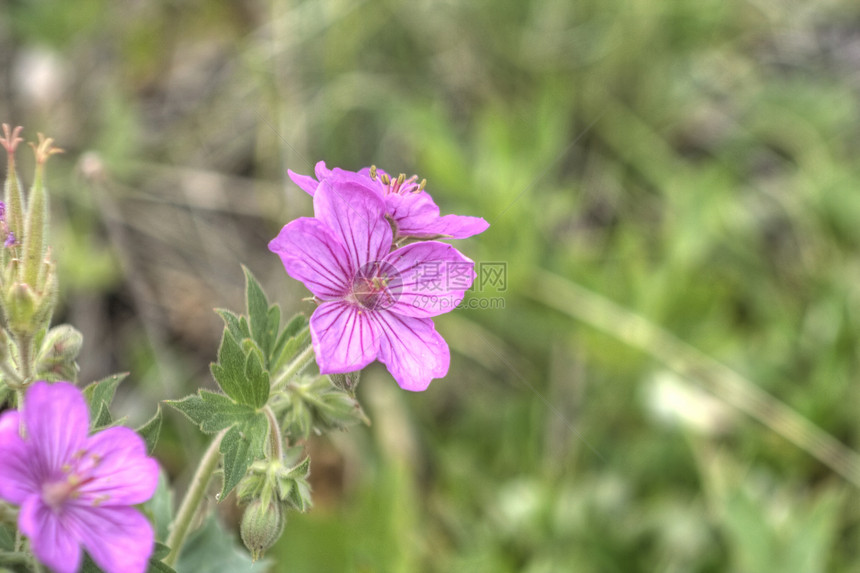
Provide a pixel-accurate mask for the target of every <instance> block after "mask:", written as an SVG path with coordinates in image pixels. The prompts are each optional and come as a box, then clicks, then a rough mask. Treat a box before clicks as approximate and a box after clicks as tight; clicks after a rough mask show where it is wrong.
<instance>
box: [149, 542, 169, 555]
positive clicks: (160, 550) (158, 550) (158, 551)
mask: <svg viewBox="0 0 860 573" xmlns="http://www.w3.org/2000/svg"><path fill="white" fill-rule="evenodd" d="M168 553H170V547H168V546H167V545H165V544H164V543H159V542H158V541H156V542H155V549H153V550H152V558H153V559H159V560H161V559H164V558H165V557H167V554H168Z"/></svg>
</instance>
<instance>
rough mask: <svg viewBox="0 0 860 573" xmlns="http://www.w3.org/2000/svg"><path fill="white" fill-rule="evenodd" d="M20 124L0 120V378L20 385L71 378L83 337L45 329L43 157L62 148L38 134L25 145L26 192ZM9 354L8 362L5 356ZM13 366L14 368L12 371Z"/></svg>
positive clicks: (50, 299) (50, 274)
mask: <svg viewBox="0 0 860 573" xmlns="http://www.w3.org/2000/svg"><path fill="white" fill-rule="evenodd" d="M20 133H21V128H20V127H16V128H15V129H10V128H9V126H8V125H6V124H3V137H0V145H2V146H3V148H4V149H5V150H6V155H7V171H6V181H5V183H4V187H3V191H4V194H3V201H2V202H0V239H2V241H0V242H2V246H0V325H2V329H3V330H2V332H1V333H0V362H2V364H3V368H2V370H3V382H4V383H5V384H6V385H7V386H9V387H14V388H18V389H21V388H23V387H24V386H27V385H28V384H30V383H31V382H32V381H33V380H36V379H39V378H40V377H41V378H43V379H51V380H60V379H64V380H74V379H75V378H76V374H77V365H76V364H75V359H76V357H77V354H78V350H79V349H80V347H81V343H82V339H81V335H80V333H78V332H77V331H76V330H75V329H73V328H72V327H71V326H68V325H66V326H61V327H58V328H55V329H53V330H50V331H48V327H49V325H50V322H51V315H52V314H53V311H54V306H55V304H56V301H57V291H58V284H57V275H56V267H55V266H54V263H53V262H52V261H51V257H50V253H49V251H48V247H47V231H48V195H47V191H46V189H45V183H44V171H45V164H46V163H47V161H48V158H50V157H51V155H53V154H55V153H60V152H61V151H62V150H60V149H57V148H55V147H54V146H53V140H52V139H50V138H46V137H45V136H43V135H42V134H41V133H40V134H39V140H38V143H35V144H34V143H31V144H30V146H31V147H32V148H33V151H34V153H35V156H36V168H35V173H34V176H33V184H32V186H31V187H30V192H29V193H28V194H27V196H26V198H25V195H24V192H23V186H22V184H21V181H20V179H19V178H18V173H17V170H16V164H15V153H16V151H17V148H18V144H19V143H21V141H22V139H21V137H19V136H20ZM10 360H11V363H10V362H8V361H10ZM15 372H17V373H18V374H17V375H15Z"/></svg>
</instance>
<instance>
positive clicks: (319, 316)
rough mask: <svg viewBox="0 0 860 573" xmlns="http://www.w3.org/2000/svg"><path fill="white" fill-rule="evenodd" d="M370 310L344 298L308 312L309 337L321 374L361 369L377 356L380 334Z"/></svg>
mask: <svg viewBox="0 0 860 573" xmlns="http://www.w3.org/2000/svg"><path fill="white" fill-rule="evenodd" d="M370 314H371V312H370V311H366V310H362V308H361V307H359V306H358V305H354V304H350V303H347V302H345V301H335V302H325V303H323V304H321V305H320V306H319V308H317V309H316V310H315V311H314V313H313V315H311V320H310V329H311V340H312V341H313V345H314V354H316V357H317V364H318V365H319V367H320V373H321V374H339V373H345V372H355V371H357V370H361V369H362V368H364V367H365V366H367V365H368V364H370V363H371V362H373V360H374V359H375V358H376V355H377V353H378V352H379V337H378V336H377V335H376V333H375V332H374V329H373V326H372V324H371V321H370V318H369V317H370Z"/></svg>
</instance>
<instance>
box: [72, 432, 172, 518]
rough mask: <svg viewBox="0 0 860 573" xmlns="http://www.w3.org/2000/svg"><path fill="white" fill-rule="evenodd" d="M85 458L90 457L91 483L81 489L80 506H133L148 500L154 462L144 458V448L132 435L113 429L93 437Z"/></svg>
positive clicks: (155, 467) (155, 480)
mask: <svg viewBox="0 0 860 573" xmlns="http://www.w3.org/2000/svg"><path fill="white" fill-rule="evenodd" d="M86 448H87V454H86V455H87V456H91V457H92V456H96V457H95V458H94V461H93V463H94V467H93V470H92V473H91V476H92V480H91V481H89V482H88V483H87V484H85V485H83V486H81V487H80V488H79V489H78V491H79V492H80V493H81V496H80V498H79V499H78V500H77V502H78V503H81V504H90V505H92V504H97V505H98V506H99V507H102V506H114V505H134V504H137V503H143V502H144V501H146V500H148V499H149V498H151V497H152V495H153V494H154V493H155V488H156V486H157V485H158V463H157V462H156V461H155V460H154V459H152V458H150V457H148V456H147V455H146V445H145V444H144V442H143V439H142V438H141V437H140V436H138V435H137V433H136V432H134V431H133V430H131V429H129V428H124V427H115V428H108V429H106V430H102V431H101V432H98V433H96V434H94V435H93V436H92V437H90V439H89V440H88V441H87V445H86Z"/></svg>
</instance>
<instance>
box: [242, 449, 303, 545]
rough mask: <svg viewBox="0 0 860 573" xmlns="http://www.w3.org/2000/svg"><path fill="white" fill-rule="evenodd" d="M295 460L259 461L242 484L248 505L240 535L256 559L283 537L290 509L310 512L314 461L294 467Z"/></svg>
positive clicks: (288, 457)
mask: <svg viewBox="0 0 860 573" xmlns="http://www.w3.org/2000/svg"><path fill="white" fill-rule="evenodd" d="M295 457H297V455H290V454H288V455H287V459H285V460H277V459H269V460H260V461H257V462H255V463H254V464H253V465H252V466H251V467H250V469H249V470H248V473H247V474H246V475H245V477H244V478H243V479H242V481H241V482H239V486H238V488H237V492H236V493H237V495H238V497H239V501H241V502H243V503H247V504H248V507H246V508H245V513H244V515H243V516H242V523H241V525H240V529H239V533H240V534H241V536H242V541H243V542H244V543H245V547H247V548H248V550H249V551H250V552H251V555H252V556H253V558H254V559H255V560H256V559H259V558H260V557H262V555H263V553H264V552H265V551H266V550H267V549H269V548H270V547H271V546H272V545H274V544H275V542H276V541H277V540H278V538H279V537H280V536H281V533H282V532H283V530H284V524H285V523H286V521H287V518H286V513H287V511H288V510H297V511H301V512H305V511H307V510H308V509H310V506H311V488H310V484H308V479H307V478H308V476H309V475H310V458H307V457H306V458H304V460H302V461H301V462H299V463H298V464H296V465H292V466H291V465H290V464H289V463H288V460H290V459H295Z"/></svg>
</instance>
